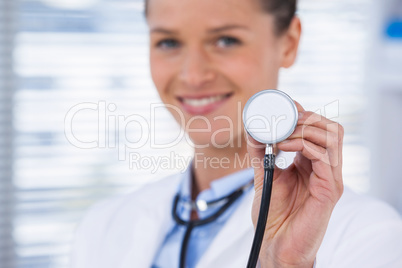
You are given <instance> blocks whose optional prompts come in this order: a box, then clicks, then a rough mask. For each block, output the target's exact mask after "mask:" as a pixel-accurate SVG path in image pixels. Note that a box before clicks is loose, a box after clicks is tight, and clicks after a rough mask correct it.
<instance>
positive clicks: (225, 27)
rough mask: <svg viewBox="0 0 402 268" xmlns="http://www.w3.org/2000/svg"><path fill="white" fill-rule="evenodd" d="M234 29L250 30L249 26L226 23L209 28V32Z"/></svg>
mask: <svg viewBox="0 0 402 268" xmlns="http://www.w3.org/2000/svg"><path fill="white" fill-rule="evenodd" d="M234 29H240V30H248V29H249V28H248V27H247V26H244V25H237V24H229V25H224V26H221V27H217V28H213V29H211V30H209V31H208V32H209V33H219V32H223V31H227V30H234Z"/></svg>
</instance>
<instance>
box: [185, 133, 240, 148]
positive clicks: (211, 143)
mask: <svg viewBox="0 0 402 268" xmlns="http://www.w3.org/2000/svg"><path fill="white" fill-rule="evenodd" d="M190 139H191V141H192V143H193V146H194V148H195V149H196V150H197V149H201V150H205V149H207V150H209V149H211V150H215V149H227V148H233V147H234V146H235V145H236V144H237V143H236V142H234V141H233V139H231V138H230V137H217V136H214V137H211V135H208V136H204V135H190Z"/></svg>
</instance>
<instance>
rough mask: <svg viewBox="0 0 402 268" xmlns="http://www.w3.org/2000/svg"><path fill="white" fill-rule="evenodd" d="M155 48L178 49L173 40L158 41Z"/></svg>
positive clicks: (177, 44) (176, 43) (177, 43)
mask: <svg viewBox="0 0 402 268" xmlns="http://www.w3.org/2000/svg"><path fill="white" fill-rule="evenodd" d="M156 46H157V47H159V48H163V49H173V48H177V47H179V42H178V41H176V40H174V39H164V40H161V41H159V42H158V43H157V44H156Z"/></svg>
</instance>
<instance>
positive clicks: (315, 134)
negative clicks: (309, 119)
mask: <svg viewBox="0 0 402 268" xmlns="http://www.w3.org/2000/svg"><path fill="white" fill-rule="evenodd" d="M332 135H333V134H332V133H331V132H328V131H326V130H324V129H321V128H318V127H314V126H309V125H298V126H297V127H296V128H295V131H294V132H293V134H292V135H290V136H289V137H288V138H287V140H291V139H297V138H303V139H305V140H308V141H311V142H312V143H314V144H316V145H318V146H321V147H324V148H332V146H336V144H333V143H332V138H329V137H328V136H332Z"/></svg>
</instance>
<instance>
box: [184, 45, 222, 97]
mask: <svg viewBox="0 0 402 268" xmlns="http://www.w3.org/2000/svg"><path fill="white" fill-rule="evenodd" d="M214 78H215V72H214V70H213V68H212V64H211V61H210V60H209V58H208V56H207V55H206V54H205V53H203V52H202V51H200V50H191V51H188V53H186V55H185V56H184V59H183V64H182V66H181V70H180V74H179V79H180V81H181V82H183V83H184V84H185V85H186V86H188V87H190V88H193V89H198V88H201V87H203V86H204V85H205V84H207V83H209V82H211V81H213V80H214Z"/></svg>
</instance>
